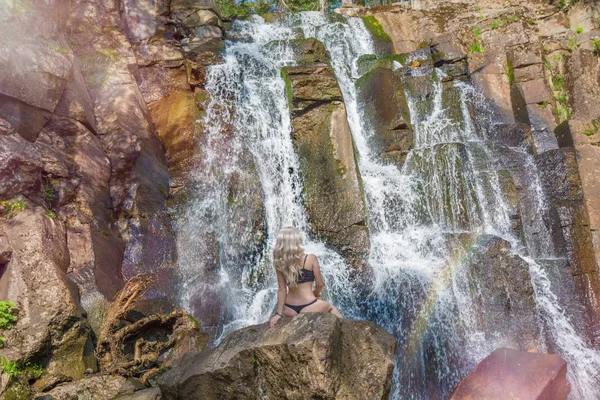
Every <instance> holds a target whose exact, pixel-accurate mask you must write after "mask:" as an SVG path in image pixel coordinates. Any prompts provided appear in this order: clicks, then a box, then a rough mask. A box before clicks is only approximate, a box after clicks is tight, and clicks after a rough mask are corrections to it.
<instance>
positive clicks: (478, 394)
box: [450, 349, 571, 400]
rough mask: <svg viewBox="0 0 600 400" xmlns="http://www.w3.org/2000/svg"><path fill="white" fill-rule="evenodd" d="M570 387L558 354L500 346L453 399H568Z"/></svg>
mask: <svg viewBox="0 0 600 400" xmlns="http://www.w3.org/2000/svg"><path fill="white" fill-rule="evenodd" d="M570 390H571V386H570V384H569V381H567V363H566V362H565V360H563V359H562V358H560V357H559V356H556V355H553V354H540V353H527V352H523V351H517V350H512V349H498V350H496V351H494V352H493V353H492V354H490V355H489V356H487V357H486V358H485V359H484V360H483V361H482V362H480V363H479V364H478V365H477V367H476V368H475V369H474V370H473V371H471V373H469V375H467V376H466V377H465V378H464V379H463V380H462V381H460V383H459V384H458V386H457V387H456V389H455V390H454V392H453V393H452V395H451V396H450V400H498V399H519V400H537V399H539V400H542V399H543V400H566V399H567V396H568V394H569V392H570Z"/></svg>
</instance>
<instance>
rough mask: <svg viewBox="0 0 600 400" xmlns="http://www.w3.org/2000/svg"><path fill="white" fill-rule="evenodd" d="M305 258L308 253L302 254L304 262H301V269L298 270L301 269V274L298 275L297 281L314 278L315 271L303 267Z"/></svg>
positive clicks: (303, 281) (310, 280)
mask: <svg viewBox="0 0 600 400" xmlns="http://www.w3.org/2000/svg"><path fill="white" fill-rule="evenodd" d="M307 258H308V254H307V255H305V256H304V264H302V269H301V270H300V271H302V275H301V276H299V277H298V280H297V283H305V282H314V280H315V273H314V272H313V271H309V270H308V269H305V268H304V266H305V265H306V259H307Z"/></svg>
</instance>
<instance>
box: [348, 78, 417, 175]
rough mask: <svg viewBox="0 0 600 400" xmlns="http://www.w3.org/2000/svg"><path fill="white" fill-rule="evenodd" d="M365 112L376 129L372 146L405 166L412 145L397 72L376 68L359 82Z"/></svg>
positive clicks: (401, 86)
mask: <svg viewBox="0 0 600 400" xmlns="http://www.w3.org/2000/svg"><path fill="white" fill-rule="evenodd" d="M356 86H357V89H358V96H359V100H360V101H361V102H362V110H363V115H364V116H365V117H366V118H367V120H368V121H369V122H370V123H371V126H372V127H373V129H374V132H373V136H371V142H372V143H371V148H372V149H374V150H375V152H376V153H377V155H379V156H380V157H381V158H382V159H383V160H384V161H388V162H393V163H395V164H396V165H398V167H400V168H401V167H402V165H403V164H404V161H405V159H406V155H407V154H408V151H409V150H410V149H411V148H412V147H413V142H414V139H413V133H412V130H411V128H410V114H409V110H408V104H407V102H406V96H405V94H404V86H403V85H402V81H401V78H400V76H399V75H398V74H396V73H395V72H394V71H392V70H391V69H388V68H376V69H374V70H373V71H371V72H369V73H367V74H366V75H365V76H363V77H362V78H360V79H359V80H358V81H357V82H356Z"/></svg>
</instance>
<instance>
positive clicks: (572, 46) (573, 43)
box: [567, 38, 577, 53]
mask: <svg viewBox="0 0 600 400" xmlns="http://www.w3.org/2000/svg"><path fill="white" fill-rule="evenodd" d="M575 47H577V39H574V38H573V39H571V40H569V44H568V45H567V50H568V51H569V53H572V52H573V51H575Z"/></svg>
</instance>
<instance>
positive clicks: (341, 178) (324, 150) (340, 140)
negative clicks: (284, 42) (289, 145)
mask: <svg viewBox="0 0 600 400" xmlns="http://www.w3.org/2000/svg"><path fill="white" fill-rule="evenodd" d="M282 75H283V77H284V80H285V81H286V91H287V95H288V99H289V101H290V108H291V111H292V137H293V140H294V147H295V149H296V152H297V154H298V157H299V160H300V168H301V174H302V177H303V180H304V190H303V201H304V205H305V207H306V210H307V212H308V215H309V217H310V221H311V225H312V228H313V230H314V232H315V233H316V234H317V236H319V237H322V238H323V239H325V240H326V241H327V242H328V243H329V244H330V245H331V246H333V247H335V248H336V249H338V250H339V251H340V252H342V254H344V255H346V256H349V257H351V258H352V257H360V256H362V255H364V254H366V252H368V250H369V236H368V231H367V227H366V224H365V220H366V216H365V204H364V200H363V193H362V185H361V182H360V178H359V172H358V169H357V165H356V161H355V158H356V155H355V153H354V143H353V140H352V134H351V132H350V127H349V126H348V122H347V116H346V107H345V106H344V103H343V102H342V93H341V91H340V88H339V86H338V83H337V81H336V79H335V75H334V73H333V70H332V68H331V67H330V66H329V65H328V64H322V63H315V64H311V65H307V66H299V67H285V68H283V69H282Z"/></svg>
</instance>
